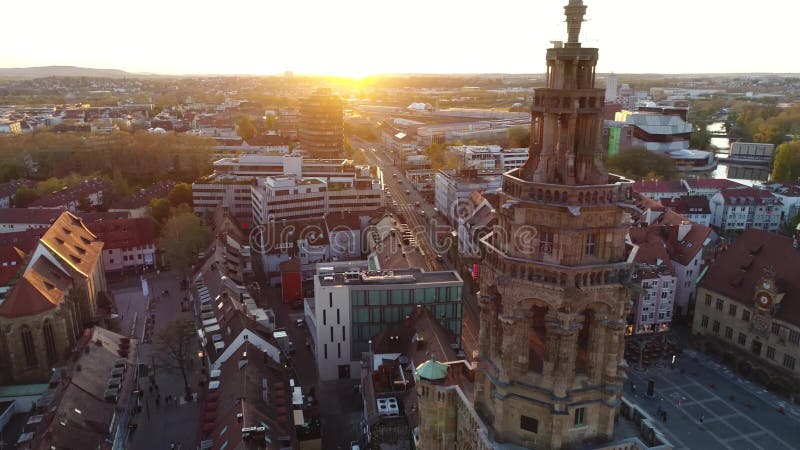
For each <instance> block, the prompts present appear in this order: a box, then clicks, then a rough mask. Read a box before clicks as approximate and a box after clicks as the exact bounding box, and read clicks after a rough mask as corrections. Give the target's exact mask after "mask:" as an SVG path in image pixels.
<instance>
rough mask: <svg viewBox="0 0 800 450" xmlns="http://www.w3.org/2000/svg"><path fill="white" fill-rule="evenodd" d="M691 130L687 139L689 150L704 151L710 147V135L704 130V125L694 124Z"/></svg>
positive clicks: (703, 123) (702, 123) (701, 123)
mask: <svg viewBox="0 0 800 450" xmlns="http://www.w3.org/2000/svg"><path fill="white" fill-rule="evenodd" d="M692 128H694V129H693V130H692V134H691V136H690V137H689V148H693V149H696V150H706V149H708V148H709V147H710V146H711V135H710V134H709V133H708V130H707V129H706V123H705V122H700V123H699V124H695V125H694V126H693V127H692Z"/></svg>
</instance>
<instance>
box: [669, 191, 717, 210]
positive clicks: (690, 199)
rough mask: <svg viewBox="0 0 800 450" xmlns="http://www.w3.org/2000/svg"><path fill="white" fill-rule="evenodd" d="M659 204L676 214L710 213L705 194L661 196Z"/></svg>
mask: <svg viewBox="0 0 800 450" xmlns="http://www.w3.org/2000/svg"><path fill="white" fill-rule="evenodd" d="M661 204H662V205H664V206H667V207H669V208H671V209H673V210H674V211H675V212H677V213H678V214H711V208H709V206H708V197H706V196H705V195H684V196H683V197H679V198H677V199H673V198H662V199H661Z"/></svg>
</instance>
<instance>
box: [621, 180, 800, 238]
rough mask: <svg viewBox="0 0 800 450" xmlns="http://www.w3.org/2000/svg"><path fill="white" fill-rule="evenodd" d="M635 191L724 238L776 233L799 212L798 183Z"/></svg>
mask: <svg viewBox="0 0 800 450" xmlns="http://www.w3.org/2000/svg"><path fill="white" fill-rule="evenodd" d="M634 189H635V191H636V192H637V193H639V194H641V195H643V196H645V197H649V198H651V199H653V200H656V201H661V202H662V203H664V204H666V205H668V206H670V207H673V208H675V209H679V210H680V211H681V213H683V214H685V215H687V217H688V216H690V217H691V219H692V220H695V221H697V222H698V223H704V224H707V225H711V226H714V228H715V229H717V230H718V231H719V232H720V233H722V234H731V233H741V232H742V231H744V230H748V229H750V228H756V229H761V230H765V231H771V232H776V231H779V230H780V229H781V227H783V226H785V225H786V224H787V223H791V221H792V220H793V219H794V218H795V217H796V216H797V214H798V213H799V212H800V183H796V182H795V183H790V182H774V183H766V184H764V185H761V186H752V187H751V186H745V185H742V184H740V183H737V182H735V181H731V180H727V179H692V180H681V181H637V182H636V183H635V185H634ZM704 199H706V200H704Z"/></svg>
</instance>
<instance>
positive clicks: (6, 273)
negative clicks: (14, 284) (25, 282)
mask: <svg viewBox="0 0 800 450" xmlns="http://www.w3.org/2000/svg"><path fill="white" fill-rule="evenodd" d="M24 259H25V253H23V252H22V250H20V249H18V248H17V247H14V246H10V245H4V246H0V286H5V285H7V284H8V283H9V282H10V281H11V280H12V279H14V277H16V276H17V274H18V273H19V271H20V268H21V267H22V261H23V260H24Z"/></svg>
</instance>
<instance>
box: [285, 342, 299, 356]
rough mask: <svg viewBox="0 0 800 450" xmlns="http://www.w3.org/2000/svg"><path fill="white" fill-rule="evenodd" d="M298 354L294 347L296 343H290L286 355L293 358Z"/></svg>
mask: <svg viewBox="0 0 800 450" xmlns="http://www.w3.org/2000/svg"><path fill="white" fill-rule="evenodd" d="M295 353H297V348H296V347H295V346H294V342H292V341H289V344H288V345H287V346H286V354H287V355H289V356H291V355H294V354H295Z"/></svg>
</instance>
